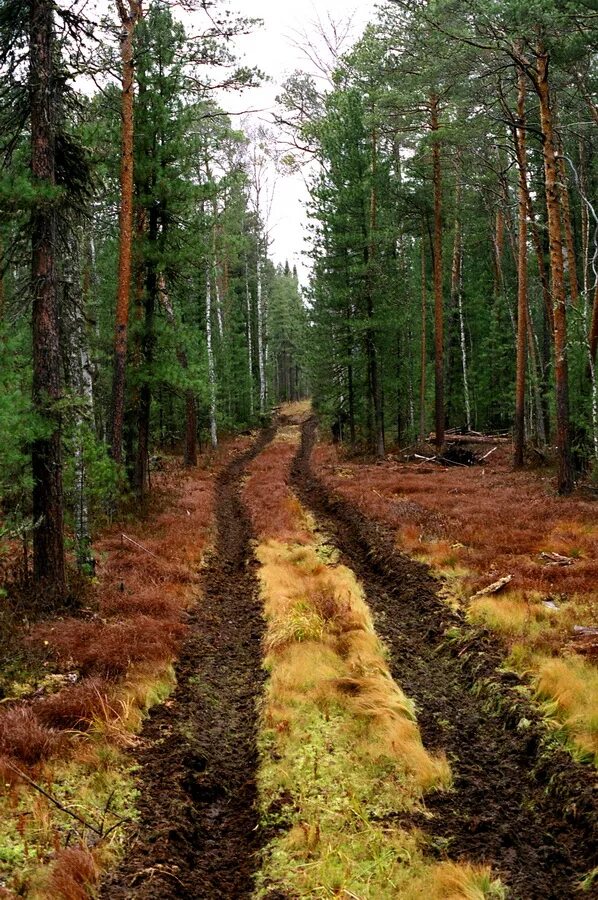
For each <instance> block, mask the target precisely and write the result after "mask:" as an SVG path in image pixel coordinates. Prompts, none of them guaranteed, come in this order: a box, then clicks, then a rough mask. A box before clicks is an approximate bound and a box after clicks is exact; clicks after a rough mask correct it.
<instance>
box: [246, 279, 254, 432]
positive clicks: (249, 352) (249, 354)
mask: <svg viewBox="0 0 598 900" xmlns="http://www.w3.org/2000/svg"><path fill="white" fill-rule="evenodd" d="M245 299H246V302H247V364H248V372H249V415H250V417H251V418H252V419H253V344H252V341H251V291H250V289H249V267H248V264H247V262H245Z"/></svg>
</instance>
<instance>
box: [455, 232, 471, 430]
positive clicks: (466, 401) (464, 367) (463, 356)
mask: <svg viewBox="0 0 598 900" xmlns="http://www.w3.org/2000/svg"><path fill="white" fill-rule="evenodd" d="M460 260H461V262H460V266H459V283H458V288H457V308H458V311H459V339H460V342H461V368H462V371H463V402H464V404H465V425H466V427H467V430H468V431H471V400H470V397H469V377H468V374H467V340H466V336H465V315H464V312H463V247H461V252H460Z"/></svg>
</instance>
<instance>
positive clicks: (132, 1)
mask: <svg viewBox="0 0 598 900" xmlns="http://www.w3.org/2000/svg"><path fill="white" fill-rule="evenodd" d="M117 6H118V11H119V15H120V19H121V25H122V32H121V44H120V55H121V64H122V94H121V140H122V147H121V161H120V212H119V253H118V285H117V295H116V313H115V330H114V362H113V371H112V422H111V436H110V454H111V456H112V458H113V459H114V460H115V461H116V462H121V461H122V450H123V447H122V444H123V427H124V418H125V381H126V368H127V336H128V329H129V294H130V290H131V267H132V266H131V264H132V256H133V149H134V148H133V138H134V125H133V104H134V82H135V77H134V76H135V64H134V58H133V37H134V34H135V26H136V25H137V23H138V21H139V19H140V17H141V0H129V8H128V10H127V9H126V8H125V5H124V2H123V0H117Z"/></svg>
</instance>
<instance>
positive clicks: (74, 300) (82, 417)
mask: <svg viewBox="0 0 598 900" xmlns="http://www.w3.org/2000/svg"><path fill="white" fill-rule="evenodd" d="M84 244H85V238H84V235H83V231H82V229H81V228H80V227H72V228H71V229H70V233H69V235H68V245H67V247H66V248H65V249H66V252H65V254H64V263H63V299H62V304H61V309H62V323H63V335H64V345H65V347H67V348H68V353H67V354H65V375H66V381H67V384H68V386H69V388H70V390H71V391H72V392H73V393H74V394H75V395H77V396H78V397H79V401H80V402H79V403H78V404H77V406H76V408H75V410H74V417H75V421H74V424H75V454H74V455H75V460H74V462H75V483H74V503H73V519H74V537H75V558H76V561H77V568H78V569H79V570H80V571H88V572H89V571H93V556H92V553H91V535H90V530H89V505H88V490H87V471H86V466H85V454H84V435H85V431H86V426H87V425H88V424H89V426H92V425H93V421H94V402H93V378H92V363H91V359H90V356H89V343H88V336H87V324H86V321H85V309H86V307H87V303H88V301H89V296H90V272H89V266H88V265H87V263H85V264H83V255H84V253H83V246H84ZM90 431H91V427H90Z"/></svg>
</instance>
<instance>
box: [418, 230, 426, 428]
mask: <svg viewBox="0 0 598 900" xmlns="http://www.w3.org/2000/svg"><path fill="white" fill-rule="evenodd" d="M425 247H426V236H425V234H424V233H423V230H422V239H421V293H422V304H421V370H420V379H419V439H420V441H423V440H424V437H425V433H426V363H427V358H426V356H427V350H426V343H427V339H426V324H427V309H428V299H427V291H426V249H425Z"/></svg>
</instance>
